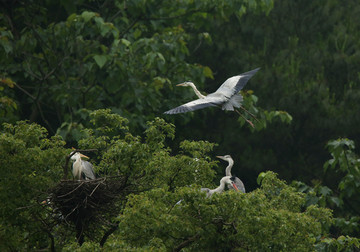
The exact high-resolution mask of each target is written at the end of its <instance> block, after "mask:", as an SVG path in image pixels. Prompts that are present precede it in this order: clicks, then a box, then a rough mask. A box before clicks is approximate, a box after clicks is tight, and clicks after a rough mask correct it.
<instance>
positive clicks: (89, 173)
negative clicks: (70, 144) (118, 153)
mask: <svg viewBox="0 0 360 252" xmlns="http://www.w3.org/2000/svg"><path fill="white" fill-rule="evenodd" d="M82 163H83V167H84V168H83V170H82V172H83V173H84V175H85V179H95V173H94V166H93V165H92V164H91V163H90V162H88V161H83V162H82Z"/></svg>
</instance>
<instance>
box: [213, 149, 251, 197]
mask: <svg viewBox="0 0 360 252" xmlns="http://www.w3.org/2000/svg"><path fill="white" fill-rule="evenodd" d="M216 157H217V158H220V159H222V160H225V161H227V162H228V163H229V164H228V166H227V167H226V169H225V175H226V176H232V175H231V168H232V167H233V165H234V160H233V159H232V158H231V156H230V155H225V156H216ZM233 178H234V183H235V185H236V187H237V188H238V189H239V191H241V192H243V193H245V186H244V183H243V182H242V181H241V180H240V179H239V178H238V177H235V176H233ZM228 188H229V189H233V187H232V186H229V185H228Z"/></svg>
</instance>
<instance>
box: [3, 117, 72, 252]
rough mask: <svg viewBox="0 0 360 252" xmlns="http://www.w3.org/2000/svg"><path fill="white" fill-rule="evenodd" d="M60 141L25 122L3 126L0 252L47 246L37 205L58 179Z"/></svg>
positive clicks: (61, 153)
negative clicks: (10, 249) (1, 251)
mask: <svg viewBox="0 0 360 252" xmlns="http://www.w3.org/2000/svg"><path fill="white" fill-rule="evenodd" d="M64 144H65V143H64V141H62V139H61V138H60V137H58V136H53V137H51V138H48V137H47V131H46V129H45V128H43V127H40V126H39V125H36V124H29V123H27V122H23V121H20V122H17V123H16V124H15V125H11V124H6V123H5V124H3V126H2V130H1V135H0V167H1V179H0V188H1V193H0V200H1V201H2V202H4V204H1V206H0V221H1V222H0V237H1V240H2V242H1V243H0V249H1V250H8V249H9V248H13V249H14V250H18V249H20V250H28V249H31V248H32V247H33V246H35V244H37V245H36V247H43V246H44V244H47V234H46V233H44V231H43V230H44V227H42V225H41V222H40V221H39V219H41V218H46V216H45V213H44V211H43V209H42V207H41V206H40V204H39V202H41V201H43V200H46V191H47V189H48V188H49V187H50V186H51V185H53V183H54V182H55V181H57V180H58V179H59V177H61V174H62V165H63V163H64V161H65V153H66V152H65V149H64V148H63V146H64Z"/></svg>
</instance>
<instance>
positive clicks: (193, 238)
mask: <svg viewBox="0 0 360 252" xmlns="http://www.w3.org/2000/svg"><path fill="white" fill-rule="evenodd" d="M198 238H200V234H196V235H194V236H192V237H188V238H187V239H186V240H185V241H183V242H182V243H180V244H179V245H178V246H177V247H175V248H174V249H173V251H174V252H177V251H180V250H181V249H183V248H185V247H186V246H188V245H190V244H191V243H193V242H194V241H195V240H197V239H198Z"/></svg>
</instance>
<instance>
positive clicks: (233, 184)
mask: <svg viewBox="0 0 360 252" xmlns="http://www.w3.org/2000/svg"><path fill="white" fill-rule="evenodd" d="M235 178H236V176H235V175H234V176H232V177H231V178H230V185H231V186H232V187H233V188H234V189H235V190H236V191H239V188H237V186H236V184H235Z"/></svg>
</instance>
